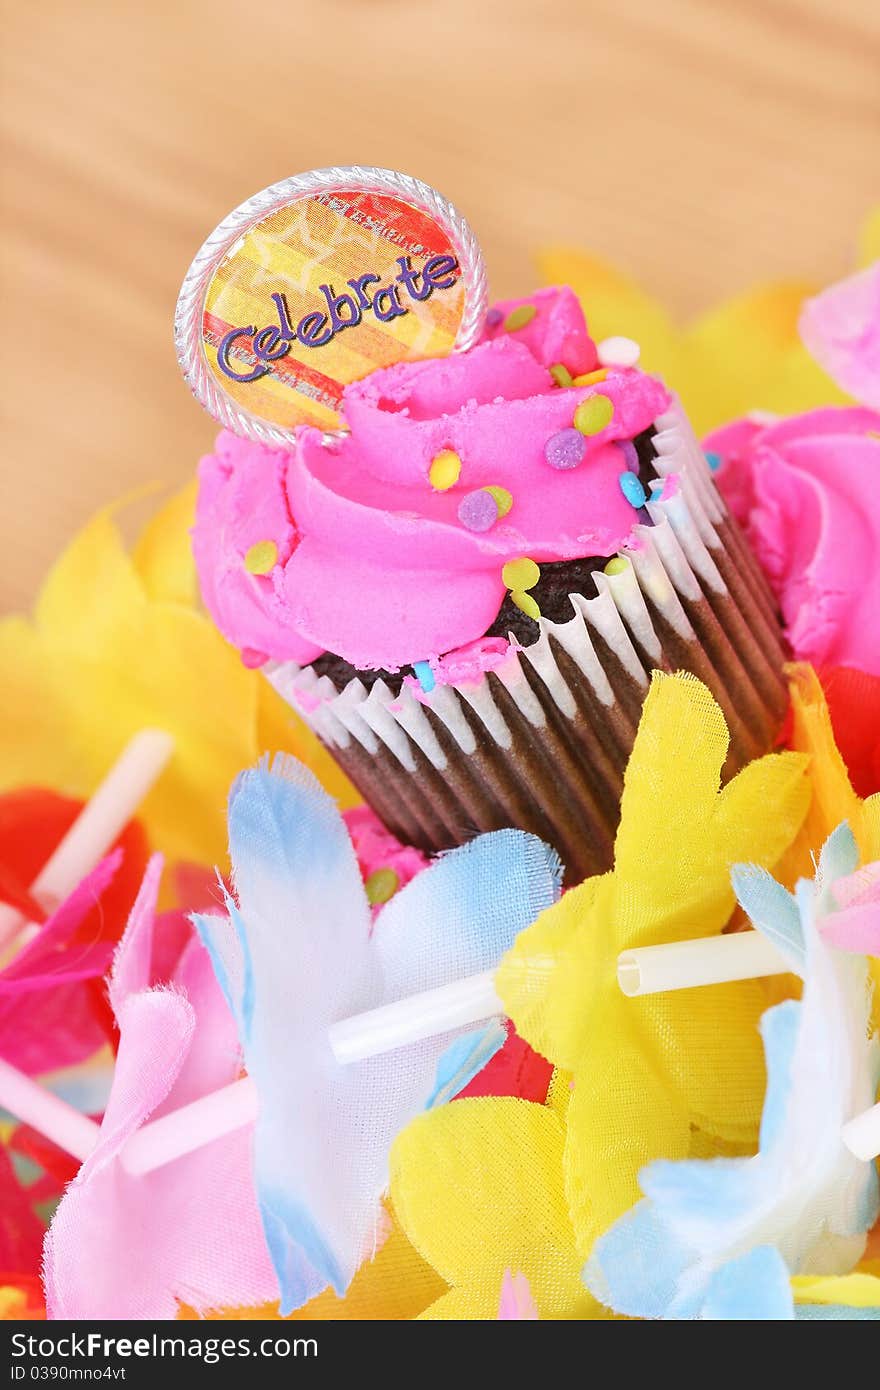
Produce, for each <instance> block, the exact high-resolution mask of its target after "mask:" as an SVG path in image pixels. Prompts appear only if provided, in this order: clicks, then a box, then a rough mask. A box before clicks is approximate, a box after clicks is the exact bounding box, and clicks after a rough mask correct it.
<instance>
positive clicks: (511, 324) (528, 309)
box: [504, 304, 538, 333]
mask: <svg viewBox="0 0 880 1390" xmlns="http://www.w3.org/2000/svg"><path fill="white" fill-rule="evenodd" d="M537 312H538V311H537V309H536V308H535V306H534V304H518V305H517V306H516V308H515V309H511V311H510V313H509V314H508V315H507V318H506V319H505V320H504V329H505V332H507V333H515V332H516V330H517V329H518V328H525V326H526V324H527V323H531V321H532V319H533V318H534V317H535V315H536V314H537Z"/></svg>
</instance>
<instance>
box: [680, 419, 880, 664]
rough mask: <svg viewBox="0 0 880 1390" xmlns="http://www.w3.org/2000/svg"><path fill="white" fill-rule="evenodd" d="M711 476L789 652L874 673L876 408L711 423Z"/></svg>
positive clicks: (879, 602) (878, 597)
mask: <svg viewBox="0 0 880 1390" xmlns="http://www.w3.org/2000/svg"><path fill="white" fill-rule="evenodd" d="M706 447H707V449H709V450H711V451H712V452H714V453H717V454H720V455H721V457H722V459H723V461H724V462H723V466H722V468H721V470H720V472H719V474H718V483H719V486H720V487H721V490H722V492H723V493H724V494H725V496H726V498H727V501H728V503H729V504H730V506H731V510H732V511H733V512H734V514H735V515H736V516H737V517H738V519H739V520H740V521H741V522H743V524H744V525H745V527H746V529H747V532H748V535H749V539H750V540H751V542H752V545H753V546H754V548H755V550H756V552H757V554H758V557H759V559H760V561H761V563H762V564H763V566H764V569H765V570H766V572H767V575H768V577H769V579H770V582H771V584H772V585H773V588H774V590H775V592H776V595H777V597H778V599H779V602H780V606H781V608H782V613H783V617H784V619H785V623H786V630H787V635H788V639H789V641H790V643H791V646H792V650H793V651H794V654H795V656H797V657H800V658H803V659H804V660H806V661H811V662H813V663H814V664H815V665H817V666H855V667H858V668H860V669H861V670H863V671H868V672H870V673H872V674H876V675H880V510H878V506H877V488H878V480H880V415H878V414H877V413H876V412H874V411H872V410H868V409H863V408H860V407H853V408H845V407H843V408H828V409H824V410H813V411H809V412H808V413H807V414H805V415H797V416H794V417H793V418H792V419H790V420H780V421H779V422H778V423H775V424H758V423H755V422H753V421H750V420H740V421H737V422H736V423H734V424H732V425H728V426H726V427H725V428H724V429H720V430H716V431H715V433H714V434H711V435H710V436H709V438H708V439H707V440H706Z"/></svg>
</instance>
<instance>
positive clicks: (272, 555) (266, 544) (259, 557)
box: [244, 541, 278, 574]
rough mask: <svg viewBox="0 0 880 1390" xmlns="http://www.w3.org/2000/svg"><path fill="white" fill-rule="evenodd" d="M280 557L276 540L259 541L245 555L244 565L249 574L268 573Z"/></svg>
mask: <svg viewBox="0 0 880 1390" xmlns="http://www.w3.org/2000/svg"><path fill="white" fill-rule="evenodd" d="M277 559H278V547H277V545H276V544H275V542H274V541H257V543H256V545H252V546H251V548H250V550H249V551H248V553H247V555H245V557H244V567H245V569H246V570H247V572H248V574H268V573H269V571H270V570H271V569H273V568H274V566H275V562H276V561H277Z"/></svg>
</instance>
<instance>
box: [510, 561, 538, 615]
mask: <svg viewBox="0 0 880 1390" xmlns="http://www.w3.org/2000/svg"><path fill="white" fill-rule="evenodd" d="M501 578H502V580H503V582H504V585H505V587H506V588H508V589H516V590H517V591H518V592H519V591H521V590H523V589H534V587H535V585H536V584H537V582H538V580H539V579H540V578H541V571H540V570H539V569H538V566H537V565H536V564H535V562H534V560H530V559H528V557H527V556H523V557H522V558H521V559H519V560H508V562H507V564H506V565H505V566H504V568H503V569H502V571H501ZM520 607H522V604H520ZM524 611H525V610H524Z"/></svg>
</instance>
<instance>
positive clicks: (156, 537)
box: [132, 480, 198, 608]
mask: <svg viewBox="0 0 880 1390" xmlns="http://www.w3.org/2000/svg"><path fill="white" fill-rule="evenodd" d="M197 490H198V483H197V482H196V481H195V480H193V482H191V483H189V484H188V485H187V487H185V488H183V489H182V490H181V491H180V492H178V493H177V494H176V495H175V496H174V497H172V498H170V499H169V501H167V502H166V503H165V506H164V507H162V509H161V510H160V511H159V512H157V513H156V515H155V516H154V517H152V518H151V520H150V521H149V522H148V523H147V525H146V526H145V527H144V529H143V531H142V532H141V534H140V536H139V537H138V541H137V544H136V546H135V548H134V552H133V555H132V560H133V563H134V567H135V569H136V570H137V572H138V574H139V576H140V579H141V583H142V584H143V586H144V589H145V591H146V593H147V596H148V597H149V598H151V599H154V600H160V599H165V600H167V601H168V602H170V603H182V604H185V605H186V607H188V608H192V607H194V606H195V605H196V604H197V602H198V580H197V577H196V566H195V561H194V559H193V553H192V545H191V544H190V529H191V527H192V525H193V523H194V521H195V508H196V492H197Z"/></svg>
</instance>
